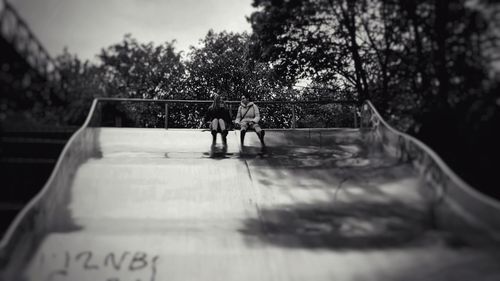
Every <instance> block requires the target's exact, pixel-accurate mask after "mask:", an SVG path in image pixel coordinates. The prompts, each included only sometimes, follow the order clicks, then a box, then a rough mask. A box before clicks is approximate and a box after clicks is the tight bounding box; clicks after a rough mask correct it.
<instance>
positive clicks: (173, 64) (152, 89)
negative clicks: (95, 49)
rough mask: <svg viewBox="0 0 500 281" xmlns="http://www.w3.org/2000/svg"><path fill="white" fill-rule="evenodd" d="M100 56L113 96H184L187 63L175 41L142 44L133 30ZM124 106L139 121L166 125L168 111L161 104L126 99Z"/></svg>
mask: <svg viewBox="0 0 500 281" xmlns="http://www.w3.org/2000/svg"><path fill="white" fill-rule="evenodd" d="M99 58H100V60H101V62H102V65H101V68H102V69H103V71H104V72H105V77H106V80H107V83H106V92H107V94H108V95H109V96H113V97H127V98H142V99H181V98H185V97H186V95H187V94H188V93H186V92H185V91H184V90H185V89H184V79H185V75H186V72H185V67H184V64H183V62H182V60H181V55H180V53H178V52H176V51H175V48H174V42H167V43H165V44H163V45H160V46H154V45H153V43H148V44H141V43H139V42H138V41H137V40H136V39H134V38H132V36H131V35H130V34H128V35H125V37H124V39H123V40H122V42H120V43H117V44H114V45H112V46H110V47H108V48H107V49H103V50H102V51H101V54H100V55H99ZM123 105H124V108H123V110H126V111H127V114H128V118H129V119H131V120H134V122H135V123H136V124H141V125H143V126H146V127H160V126H164V118H165V112H164V110H163V105H161V104H157V103H155V104H137V103H124V104H123Z"/></svg>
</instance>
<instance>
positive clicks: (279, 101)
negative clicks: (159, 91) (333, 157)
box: [97, 98, 357, 105]
mask: <svg viewBox="0 0 500 281" xmlns="http://www.w3.org/2000/svg"><path fill="white" fill-rule="evenodd" d="M97 99H98V100H99V101H131V102H161V103H199V104H204V103H212V102H213V101H211V100H182V99H140V98H97ZM223 102H225V103H229V104H240V103H241V101H234V100H233V101H223ZM252 102H253V103H255V104H330V103H338V104H351V105H356V104H357V102H356V101H354V100H330V99H328V100H327V99H325V100H303V101H300V100H295V101H281V100H261V101H252Z"/></svg>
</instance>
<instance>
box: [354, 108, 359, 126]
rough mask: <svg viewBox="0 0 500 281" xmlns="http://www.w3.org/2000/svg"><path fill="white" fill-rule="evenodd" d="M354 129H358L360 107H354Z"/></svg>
mask: <svg viewBox="0 0 500 281" xmlns="http://www.w3.org/2000/svg"><path fill="white" fill-rule="evenodd" d="M353 108H354V128H357V127H358V107H357V106H354V107H353Z"/></svg>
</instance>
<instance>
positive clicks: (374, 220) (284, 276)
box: [19, 128, 500, 281]
mask: <svg viewBox="0 0 500 281" xmlns="http://www.w3.org/2000/svg"><path fill="white" fill-rule="evenodd" d="M247 136H248V137H247V140H246V143H247V144H248V146H249V148H247V149H246V150H245V151H244V153H241V152H240V146H239V144H238V143H239V135H238V133H237V132H230V134H229V139H228V142H229V146H228V150H227V155H225V158H210V153H209V151H210V141H211V136H210V133H209V132H202V131H192V130H168V131H167V130H163V129H124V128H103V129H101V131H100V135H99V144H100V150H101V152H102V158H92V159H90V160H88V161H87V162H85V163H84V164H83V165H81V166H80V167H79V169H78V170H77V171H76V175H75V178H74V181H73V184H72V185H71V186H68V188H70V189H71V193H70V194H71V196H70V200H69V202H67V212H68V213H69V216H70V217H71V218H72V223H73V224H74V225H73V227H72V228H68V229H72V230H68V231H66V232H61V231H59V232H58V231H55V232H51V233H47V235H46V236H45V238H44V239H43V240H42V241H41V243H40V245H39V247H38V248H37V249H36V251H35V252H34V253H33V255H32V257H31V259H30V262H29V263H28V264H27V265H26V268H25V270H24V271H23V272H21V273H20V275H19V278H20V280H33V281H35V280H72V281H73V280H77V281H84V280H85V281H86V280H88V281H90V280H92V281H96V280H103V281H106V280H107V281H111V280H115V281H117V280H120V281H125V280H131V281H132V280H133V281H138V280H141V281H146V280H148V281H157V280H168V281H173V280H345V281H361V280H370V281H372V280H384V281H387V280H405V281H408V280H500V263H499V261H500V259H499V257H500V251H498V249H496V248H488V249H485V248H477V247H474V246H468V245H464V246H460V247H458V246H457V247H455V246H453V245H454V244H453V234H449V233H441V232H439V231H436V230H434V229H432V223H431V219H430V215H429V213H430V209H429V208H430V206H429V203H428V202H427V201H426V200H425V198H424V197H423V196H422V195H421V192H420V189H421V188H422V187H421V186H420V185H419V180H418V178H417V176H416V174H415V172H414V171H413V170H412V169H411V168H410V167H409V166H407V165H405V164H401V163H398V162H397V161H396V160H395V159H391V158H389V157H386V156H383V155H379V156H373V157H372V156H368V155H366V154H365V153H364V152H365V150H366V149H365V147H364V144H363V143H362V142H361V140H360V139H359V136H357V133H356V132H342V131H337V132H335V131H334V132H331V133H328V132H324V133H323V134H321V133H317V134H316V133H313V134H312V135H311V134H308V133H304V132H297V133H296V134H295V136H294V137H293V138H289V137H287V135H286V134H284V133H282V132H279V131H278V132H272V131H269V132H268V133H267V135H266V139H267V143H268V148H269V149H268V154H267V155H264V156H260V155H258V154H257V152H258V150H259V148H258V141H257V138H256V137H255V136H254V134H253V133H249V134H247ZM219 142H220V138H219ZM66 215H67V214H66ZM450 241H451V242H450ZM458 244H460V243H458Z"/></svg>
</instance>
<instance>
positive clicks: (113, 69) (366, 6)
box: [32, 0, 500, 198]
mask: <svg viewBox="0 0 500 281" xmlns="http://www.w3.org/2000/svg"><path fill="white" fill-rule="evenodd" d="M253 6H254V7H255V12H254V13H253V14H252V15H251V16H250V17H249V19H248V20H249V22H250V23H251V25H252V32H251V33H250V34H246V33H242V34H239V33H231V32H220V33H216V32H213V31H209V32H208V33H207V35H206V36H205V37H204V38H202V39H201V40H200V44H199V46H198V47H191V49H190V50H189V51H188V52H187V53H186V54H182V53H181V52H179V51H176V49H175V42H167V43H164V44H162V45H159V46H155V45H154V44H152V43H140V42H138V41H137V40H135V39H134V38H133V36H132V35H126V36H125V37H124V38H123V40H122V41H121V42H119V43H116V44H114V45H112V46H109V47H107V48H104V49H103V50H102V51H101V53H100V54H99V55H98V60H97V61H96V62H94V63H91V62H89V61H82V60H80V59H79V58H78V57H76V56H74V55H72V54H70V53H69V52H68V51H65V52H64V53H63V54H62V55H60V56H58V57H57V58H56V60H57V63H58V66H59V70H60V72H61V82H60V83H59V84H57V85H56V86H55V88H56V90H55V92H57V94H56V95H54V100H53V101H51V102H49V103H47V102H45V103H43V106H39V105H38V108H41V109H43V110H40V109H39V110H36V111H35V113H34V114H33V115H32V118H33V119H34V120H37V122H45V123H51V124H61V125H79V124H81V123H82V122H83V120H84V118H85V116H86V114H87V112H88V109H89V107H90V103H91V101H92V99H93V98H94V97H127V98H149V99H201V100H206V99H209V96H210V94H211V93H213V92H216V93H219V94H222V95H223V97H224V98H225V99H227V100H236V99H238V98H239V96H240V95H242V94H246V95H248V94H250V95H252V96H253V97H254V99H258V100H263V99H264V100H271V99H277V100H298V99H320V98H329V99H341V100H342V99H344V100H355V101H357V102H359V103H362V102H363V101H364V100H367V99H369V100H371V101H372V102H373V103H374V104H375V106H376V107H377V109H379V111H380V112H381V114H382V115H383V116H384V117H385V118H386V119H387V120H388V121H389V123H391V124H392V125H394V126H395V127H397V128H398V129H400V130H402V131H404V132H407V133H409V134H412V135H414V136H416V137H418V138H419V139H421V140H423V141H424V142H425V143H426V144H428V145H429V146H431V147H432V148H433V149H434V150H436V151H437V152H438V154H439V155H440V156H442V157H443V158H444V160H445V161H446V162H447V163H448V164H449V165H450V166H451V167H452V168H453V169H454V170H455V171H457V172H458V174H459V175H461V176H462V177H463V178H464V179H465V180H466V181H467V182H469V183H470V184H472V185H473V186H476V187H478V188H479V189H481V190H483V191H485V192H487V193H489V194H493V195H495V196H498V197H499V198H500V195H499V194H500V191H497V190H496V185H495V182H496V179H495V177H494V176H495V172H496V166H497V165H496V161H497V160H498V159H500V148H499V147H498V144H500V139H499V137H498V136H497V135H498V134H496V132H497V131H498V129H499V128H500V126H499V124H500V74H499V73H500V70H498V68H500V66H499V65H500V64H499V62H500V56H499V53H498V50H499V43H500V8H499V5H498V4H496V3H495V2H494V1H484V0H476V1H465V0H423V1H416V0H405V1H403V0H360V1H348V0H288V1H285V0H254V1H253ZM495 64H496V65H497V69H496V70H495V67H494V66H495ZM303 80H305V81H308V82H309V87H308V88H294V86H295V85H296V84H297V82H298V81H303ZM325 89H328V90H325ZM128 106H129V109H130V108H132V110H129V111H130V112H131V113H130V114H132V115H134V116H132V117H131V119H134V120H136V121H138V122H140V123H141V124H142V125H144V126H151V127H161V126H162V125H163V123H162V122H163V116H162V115H161V112H162V109H161V105H133V104H131V105H128ZM330 108H332V107H331V106H330V107H329V106H322V107H321V108H320V110H317V109H314V110H312V111H314V112H315V114H316V115H311V114H308V113H307V112H306V113H305V114H304V116H303V118H302V119H301V120H299V122H302V124H301V125H302V126H304V127H306V126H312V127H321V126H328V125H329V124H332V122H330V121H328V120H327V119H328V118H330V119H331V118H332V116H334V117H335V116H337V117H338V116H340V115H339V114H333V115H332V114H331V110H330V111H329V109H330ZM337 111H338V110H337ZM178 112H179V114H177V115H176V116H175V117H174V119H175V118H177V119H175V120H172V122H173V123H175V124H178V125H185V126H186V127H193V126H195V124H197V122H199V119H200V115H201V114H202V112H203V111H202V110H196V111H193V110H192V109H186V110H184V111H182V110H181V111H178ZM340 112H341V111H340ZM337 113H338V112H337ZM341 113H342V112H341ZM279 114H282V115H286V114H289V113H284V112H280V111H279V110H278V109H275V110H274V114H273V115H274V116H277V115H279ZM317 114H319V115H322V116H319V117H318V116H317ZM346 114H347V113H346ZM287 118H289V116H288V117H287ZM339 118H340V117H339Z"/></svg>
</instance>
